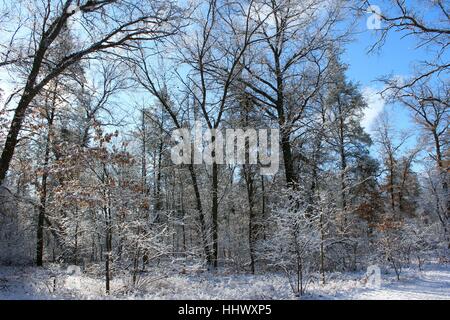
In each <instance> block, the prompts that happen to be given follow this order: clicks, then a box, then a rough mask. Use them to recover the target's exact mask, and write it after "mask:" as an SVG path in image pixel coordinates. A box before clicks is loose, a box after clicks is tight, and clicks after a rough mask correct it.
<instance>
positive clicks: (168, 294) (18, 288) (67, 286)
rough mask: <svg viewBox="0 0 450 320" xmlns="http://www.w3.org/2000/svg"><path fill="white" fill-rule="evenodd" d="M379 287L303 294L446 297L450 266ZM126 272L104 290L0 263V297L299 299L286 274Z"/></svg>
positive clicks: (341, 278)
mask: <svg viewBox="0 0 450 320" xmlns="http://www.w3.org/2000/svg"><path fill="white" fill-rule="evenodd" d="M381 279H382V283H381V287H380V288H378V289H375V288H369V287H367V285H366V281H365V277H364V273H362V272H361V273H345V274H341V273H330V274H327V283H326V284H325V285H320V284H318V283H317V281H315V282H314V283H311V285H310V286H309V288H308V293H307V294H306V295H305V296H303V298H302V299H407V300H412V299H446V300H450V265H445V266H443V265H436V264H429V265H426V266H425V267H424V270H423V271H417V270H413V269H407V270H404V271H403V273H402V275H401V280H400V281H397V280H396V279H395V275H394V274H393V273H382V275H381ZM129 283H130V279H129V278H128V277H122V278H120V277H116V278H115V279H114V280H113V281H112V283H111V284H112V289H111V290H112V292H111V295H110V296H106V295H105V294H104V282H103V280H102V278H101V277H100V276H98V277H95V276H89V275H86V274H79V275H69V274H68V272H67V271H66V270H64V269H59V268H56V267H54V268H52V267H49V268H45V269H38V268H34V267H6V266H2V267H0V299H2V300H4V299H298V298H296V297H295V296H294V295H293V294H292V291H291V289H290V287H289V284H288V282H287V281H286V278H285V277H283V276H282V275H277V274H272V275H255V276H252V275H227V274H225V273H223V274H216V275H214V276H213V275H211V274H206V273H205V274H201V275H192V276H191V275H185V274H172V275H169V276H166V277H163V278H161V276H159V277H157V276H147V277H143V278H141V280H140V281H139V284H138V286H137V288H136V289H135V290H129V289H128V288H130V287H131V286H130V285H129Z"/></svg>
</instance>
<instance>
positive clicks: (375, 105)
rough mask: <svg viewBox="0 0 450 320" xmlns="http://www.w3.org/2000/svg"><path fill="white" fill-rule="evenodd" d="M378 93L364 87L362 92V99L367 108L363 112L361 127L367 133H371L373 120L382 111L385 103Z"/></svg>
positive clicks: (375, 90) (371, 88)
mask: <svg viewBox="0 0 450 320" xmlns="http://www.w3.org/2000/svg"><path fill="white" fill-rule="evenodd" d="M378 91H379V90H377V89H375V88H373V87H365V88H363V90H362V94H363V97H364V99H365V100H366V102H367V105H368V107H367V108H366V110H365V111H364V117H363V120H362V122H361V125H362V126H363V127H364V129H365V130H366V131H367V132H370V131H371V127H372V125H373V123H374V122H375V119H376V118H377V117H378V115H379V114H380V113H381V112H383V109H384V105H385V101H384V99H383V97H382V96H381V95H380V94H379V93H378Z"/></svg>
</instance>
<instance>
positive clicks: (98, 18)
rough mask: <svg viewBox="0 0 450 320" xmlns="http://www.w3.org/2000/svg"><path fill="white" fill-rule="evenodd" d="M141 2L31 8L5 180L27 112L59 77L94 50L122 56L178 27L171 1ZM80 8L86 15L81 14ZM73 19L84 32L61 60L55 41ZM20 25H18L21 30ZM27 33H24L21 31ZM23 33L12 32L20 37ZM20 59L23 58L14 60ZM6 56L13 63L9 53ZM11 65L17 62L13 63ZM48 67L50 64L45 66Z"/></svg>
mask: <svg viewBox="0 0 450 320" xmlns="http://www.w3.org/2000/svg"><path fill="white" fill-rule="evenodd" d="M140 2H142V3H140V5H137V4H133V5H132V4H127V3H126V2H120V1H114V0H98V1H92V0H89V1H83V2H81V1H72V0H67V1H48V2H46V3H42V2H40V1H35V2H32V3H31V4H29V5H28V6H27V7H28V8H30V11H29V12H27V15H28V17H29V20H30V21H31V25H30V31H28V32H25V36H24V38H23V39H22V41H21V42H22V43H24V45H25V46H26V47H27V48H26V51H27V52H31V55H29V57H28V58H23V57H20V58H19V59H18V61H16V62H17V63H18V64H19V65H20V67H21V68H22V72H23V75H24V81H25V84H24V87H23V89H22V90H21V94H20V97H19V98H18V102H17V106H16V107H15V109H14V116H13V119H12V121H11V125H10V128H9V132H8V135H7V138H6V141H5V146H4V148H3V150H2V155H1V162H0V183H3V181H4V179H5V177H6V174H7V172H8V169H9V166H10V162H11V159H12V157H13V155H14V149H15V147H16V145H17V140H18V136H19V133H20V130H21V128H22V123H23V121H24V118H25V115H26V111H27V110H28V108H29V106H30V103H31V102H32V101H33V99H34V97H35V96H36V95H37V94H38V93H39V92H40V91H41V90H42V89H43V88H44V87H45V86H46V85H47V84H48V83H49V82H50V81H51V80H52V79H54V78H56V77H58V76H59V75H61V74H62V73H64V72H65V71H67V70H68V69H69V68H70V67H71V66H73V65H74V64H75V63H77V62H79V61H80V60H82V59H86V58H92V57H93V55H94V54H96V53H97V54H100V53H104V54H112V55H120V54H121V51H122V50H133V48H135V46H134V43H135V42H136V41H146V40H149V41H157V40H161V39H163V38H165V37H167V36H169V35H172V34H174V33H175V32H176V31H178V29H179V28H178V27H179V26H178V24H177V19H176V18H177V17H178V11H177V8H176V7H175V6H174V5H173V4H171V3H170V2H164V3H161V2H155V1H145V0H142V1H140ZM77 12H80V13H81V15H82V17H81V18H80V19H78V18H76V16H75V15H76V14H77ZM71 19H76V21H75V23H77V24H79V26H80V29H81V30H80V31H73V33H74V34H77V36H78V39H77V41H76V45H74V46H73V47H72V48H70V50H67V51H66V52H65V54H64V55H63V56H62V57H60V58H59V59H56V60H54V59H52V58H51V57H50V53H51V51H52V50H53V49H54V46H55V41H56V40H57V39H58V38H60V37H63V36H64V33H65V32H69V31H67V30H68V29H70V27H69V25H68V24H69V23H70V20H71ZM19 28H20V25H19V26H18V27H17V28H16V30H18V29H19ZM20 33H22V32H20ZM16 34H17V32H14V33H13V34H12V35H11V36H10V41H9V42H17V41H14V40H15V38H16ZM14 60H17V59H14ZM5 61H9V62H11V60H9V58H8V57H7V56H6V57H5ZM6 65H7V66H8V67H10V66H11V67H13V66H15V64H11V63H7V64H6ZM44 66H45V68H44Z"/></svg>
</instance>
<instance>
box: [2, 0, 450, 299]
mask: <svg viewBox="0 0 450 320" xmlns="http://www.w3.org/2000/svg"><path fill="white" fill-rule="evenodd" d="M382 3H383V5H384V7H383V11H382V12H381V13H379V14H377V15H376V18H377V19H379V20H380V23H381V27H380V28H378V29H377V30H373V32H374V33H376V34H377V37H378V38H377V39H378V41H377V42H374V43H373V46H372V47H371V48H368V50H369V52H368V54H376V52H377V51H383V49H384V47H383V45H384V42H385V41H386V39H387V38H388V37H389V36H390V34H391V33H401V34H402V35H404V36H405V37H410V38H413V39H414V41H415V42H416V43H417V48H427V50H428V51H427V52H428V60H426V61H417V63H416V64H415V65H414V66H411V72H410V74H409V75H408V77H402V78H400V77H395V76H391V75H386V77H384V78H383V79H374V81H377V83H378V84H379V85H380V87H382V88H383V89H382V90H380V94H381V96H382V97H383V99H385V101H386V103H387V104H386V107H385V111H384V112H383V113H382V114H381V115H380V116H379V117H378V118H377V120H376V121H375V123H374V125H373V128H372V129H371V131H370V132H368V130H367V128H364V127H363V126H362V124H361V121H362V119H363V117H364V112H365V110H366V109H367V108H368V102H367V99H366V97H364V95H363V93H362V89H361V87H360V85H359V84H358V83H355V82H353V81H350V80H349V79H348V77H347V75H346V71H347V68H348V65H347V64H346V63H344V62H343V59H342V55H343V50H344V48H345V45H346V44H347V43H349V42H351V41H352V40H353V36H354V33H355V32H357V27H356V26H357V25H360V21H361V19H363V21H364V20H365V19H366V18H367V17H368V14H367V8H368V7H369V6H370V5H371V3H369V1H356V0H355V1H352V0H347V1H344V0H334V1H328V0H304V1H294V0H243V1H233V0H198V1H196V0H193V1H179V2H171V1H156V0H129V1H122V0H117V1H114V0H88V1H85V0H78V1H75V0H49V1H38V0H36V1H34V0H33V1H25V0H18V1H8V0H5V1H1V11H0V34H1V38H0V39H1V41H0V72H1V73H0V79H1V81H0V88H1V91H0V95H1V106H0V124H1V125H0V152H1V162H0V183H1V190H0V209H1V210H0V263H1V264H13V265H14V264H34V265H37V266H44V267H45V266H46V265H48V264H52V263H58V264H64V265H78V266H80V267H82V268H83V270H86V272H87V271H88V270H92V269H95V270H100V274H101V275H102V276H103V277H104V279H105V290H106V292H109V290H110V279H111V278H112V277H115V276H116V275H119V274H127V275H128V276H130V277H131V278H132V281H133V283H137V282H139V278H140V275H141V274H143V273H151V272H152V269H153V268H154V267H155V266H157V265H158V266H161V265H162V266H167V268H176V269H177V271H178V272H180V273H182V274H184V273H192V272H211V273H212V274H214V272H216V271H217V270H220V269H224V268H225V269H227V270H232V272H236V273H238V272H239V273H240V272H248V273H266V272H282V273H284V274H285V275H286V276H287V278H288V280H289V283H290V285H291V287H292V290H293V291H294V292H295V293H296V294H299V295H301V294H303V293H304V291H305V288H306V287H307V284H308V282H309V281H316V279H317V281H320V282H322V283H325V282H326V281H327V276H326V274H327V272H329V271H336V270H337V271H356V270H365V268H367V266H369V265H373V264H377V265H380V266H382V267H383V268H388V269H390V270H394V272H395V273H396V275H397V277H399V278H400V277H401V271H402V268H404V267H406V266H408V265H411V264H418V265H419V267H420V265H421V264H422V263H423V262H424V261H426V260H427V259H437V260H439V261H448V259H449V248H450V223H449V215H450V199H449V194H448V193H449V191H448V183H449V175H448V166H449V157H450V153H449V138H450V137H449V131H448V126H449V101H450V99H449V94H450V90H449V88H450V82H449V71H450V64H449V59H448V58H449V56H448V48H449V43H450V42H449V40H450V38H449V35H450V29H449V28H450V24H449V22H450V21H449V20H450V19H449V14H450V7H449V3H448V2H446V1H443V0H433V1H431V0H429V1H394V0H392V1H382ZM424 8H426V10H424ZM350 63H351V62H350ZM390 105H395V106H396V107H397V108H404V109H406V110H408V113H409V115H410V118H409V119H408V121H410V122H411V123H412V125H413V128H414V129H413V130H409V131H408V130H406V131H405V130H400V129H398V126H397V124H396V123H393V121H392V120H391V118H392V117H391V115H392V112H393V111H390V110H391V109H390V108H389V106H390ZM198 121H200V122H201V123H202V125H203V128H204V129H207V128H208V129H216V130H226V129H228V128H243V129H245V128H253V129H256V130H258V129H269V128H277V129H279V132H280V137H279V151H280V160H279V162H280V164H279V170H278V172H277V173H276V174H274V175H262V174H261V171H260V169H261V166H262V165H261V164H260V163H257V164H252V163H247V164H235V165H232V164H218V163H216V162H214V161H213V163H212V164H208V165H207V164H195V163H190V164H182V165H176V164H174V163H173V162H172V160H171V148H172V147H173V145H174V143H175V142H174V140H173V139H172V132H173V131H174V130H175V129H181V128H188V129H192V128H193V126H194V122H198ZM216 151H217V150H216ZM208 156H211V157H212V159H214V157H216V152H215V151H214V150H213V151H212V152H211V154H210V155H208ZM246 156H247V157H248V154H246Z"/></svg>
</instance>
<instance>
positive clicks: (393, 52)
mask: <svg viewBox="0 0 450 320" xmlns="http://www.w3.org/2000/svg"><path fill="white" fill-rule="evenodd" d="M367 16H368V15H367ZM358 27H359V29H360V30H361V32H360V33H358V34H357V35H355V41H353V42H351V43H349V44H348V45H347V46H346V48H345V50H346V51H345V53H344V55H343V58H342V60H343V61H344V62H345V63H347V64H348V66H349V68H348V71H347V76H348V78H349V79H350V80H352V81H354V82H357V83H359V84H360V87H361V89H362V91H363V93H364V95H365V96H366V98H367V100H368V103H369V108H368V110H367V111H366V119H365V121H364V123H363V125H364V126H365V127H366V130H368V131H369V132H370V127H371V125H372V124H373V120H375V118H376V116H377V115H378V114H379V113H380V112H381V111H382V110H383V109H387V110H391V111H394V112H393V113H392V115H393V116H394V117H395V119H392V120H393V122H394V123H395V124H396V127H397V128H399V129H406V128H408V127H410V126H411V121H412V119H411V116H410V114H409V113H408V111H407V110H406V109H405V108H403V107H402V106H399V105H386V104H385V103H384V101H383V100H382V98H381V97H380V96H378V95H377V92H379V91H380V89H382V87H383V86H382V84H381V83H380V82H379V81H377V79H378V78H380V77H382V76H386V75H395V76H408V75H410V74H411V70H413V66H414V64H415V63H417V62H418V61H421V60H424V59H425V58H426V56H427V52H426V50H425V49H417V48H416V42H415V40H414V39H413V38H412V37H403V38H402V35H401V34H399V33H391V34H390V36H389V37H388V38H387V40H386V42H385V44H384V45H383V46H382V47H381V49H380V50H376V51H375V52H371V53H368V50H369V48H370V47H371V46H372V45H373V44H374V43H375V42H376V40H377V39H378V34H377V33H376V31H375V30H369V29H367V27H366V21H365V19H361V20H360V21H359V26H358Z"/></svg>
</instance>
